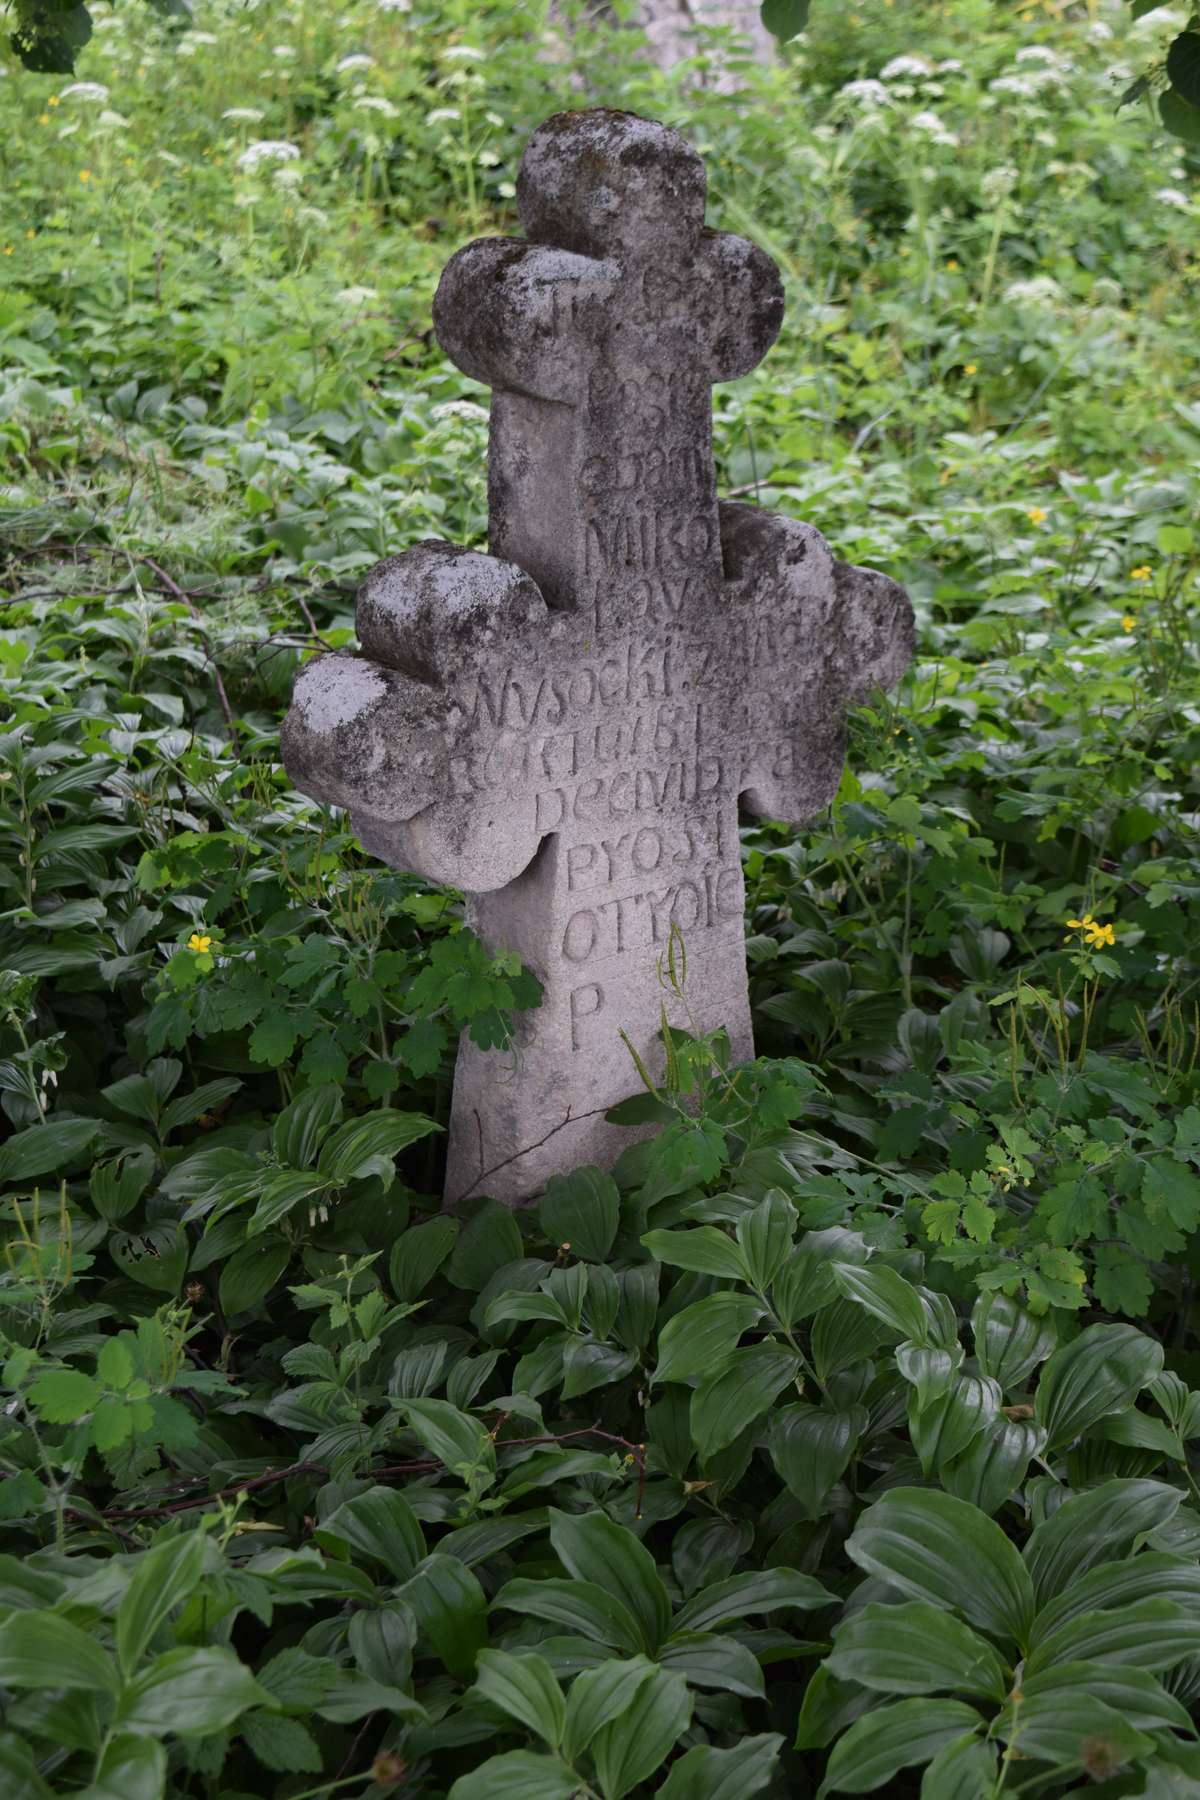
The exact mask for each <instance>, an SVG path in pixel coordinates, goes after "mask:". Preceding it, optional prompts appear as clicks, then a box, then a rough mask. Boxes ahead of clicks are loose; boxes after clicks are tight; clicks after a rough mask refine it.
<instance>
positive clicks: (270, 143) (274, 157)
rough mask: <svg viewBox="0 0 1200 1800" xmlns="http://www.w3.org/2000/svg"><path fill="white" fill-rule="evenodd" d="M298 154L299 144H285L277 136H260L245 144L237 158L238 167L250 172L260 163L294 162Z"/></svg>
mask: <svg viewBox="0 0 1200 1800" xmlns="http://www.w3.org/2000/svg"><path fill="white" fill-rule="evenodd" d="M299 155H300V146H299V144H287V143H284V142H283V141H282V139H278V138H260V139H259V141H258V142H257V143H255V144H247V146H246V148H245V149H244V150H243V151H242V154H241V155H240V156H239V157H238V159H237V160H238V168H239V169H245V170H246V171H247V172H248V173H252V172H253V171H254V170H255V169H257V168H258V166H259V164H260V163H272V162H275V163H289V162H295V161H297V159H298V158H299Z"/></svg>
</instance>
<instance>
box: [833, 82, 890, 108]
mask: <svg viewBox="0 0 1200 1800" xmlns="http://www.w3.org/2000/svg"><path fill="white" fill-rule="evenodd" d="M840 97H841V99H843V100H857V101H859V102H861V104H862V105H863V106H890V105H891V104H892V96H891V95H890V94H889V93H888V91H887V89H886V88H885V87H884V85H883V83H882V81H873V80H872V79H871V78H870V77H867V78H865V79H864V80H862V81H848V82H847V83H846V85H845V87H844V88H842V90H841V95H840Z"/></svg>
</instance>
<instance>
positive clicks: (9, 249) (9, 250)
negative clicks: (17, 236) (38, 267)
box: [4, 244, 13, 256]
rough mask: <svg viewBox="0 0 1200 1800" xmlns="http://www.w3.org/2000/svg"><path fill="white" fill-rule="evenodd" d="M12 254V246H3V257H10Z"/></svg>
mask: <svg viewBox="0 0 1200 1800" xmlns="http://www.w3.org/2000/svg"><path fill="white" fill-rule="evenodd" d="M12 253H13V247H12V245H11V244H5V246H4V254H5V256H11V255H12Z"/></svg>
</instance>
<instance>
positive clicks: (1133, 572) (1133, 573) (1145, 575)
mask: <svg viewBox="0 0 1200 1800" xmlns="http://www.w3.org/2000/svg"><path fill="white" fill-rule="evenodd" d="M1129 579H1130V581H1149V579H1150V567H1149V564H1148V563H1143V564H1142V566H1141V568H1140V569H1130V571H1129Z"/></svg>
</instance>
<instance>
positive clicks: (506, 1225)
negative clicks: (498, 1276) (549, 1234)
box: [446, 1200, 524, 1294]
mask: <svg viewBox="0 0 1200 1800" xmlns="http://www.w3.org/2000/svg"><path fill="white" fill-rule="evenodd" d="M523 1256H524V1245H523V1243H522V1241H521V1228H520V1226H519V1225H518V1224H517V1221H516V1220H515V1219H514V1218H513V1215H512V1212H511V1210H510V1209H509V1208H508V1207H507V1206H502V1205H501V1204H500V1202H499V1200H488V1201H485V1203H484V1204H483V1206H481V1207H480V1209H479V1211H478V1212H477V1213H476V1214H475V1216H474V1217H473V1218H472V1219H471V1220H470V1221H469V1222H468V1223H467V1224H466V1225H464V1226H463V1228H462V1230H461V1231H460V1233H459V1236H458V1242H457V1243H456V1244H455V1246H454V1253H453V1255H452V1256H451V1258H450V1263H449V1267H448V1268H447V1271H446V1274H447V1278H448V1279H449V1281H450V1283H451V1285H452V1286H454V1287H457V1288H467V1289H469V1291H470V1292H471V1293H473V1294H478V1293H481V1292H482V1290H483V1289H484V1288H486V1286H487V1284H488V1282H489V1281H490V1280H491V1279H492V1277H493V1275H495V1273H496V1271H497V1270H498V1269H503V1268H505V1267H506V1266H507V1265H508V1264H509V1263H515V1262H520V1261H521V1259H522V1257H523Z"/></svg>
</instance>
